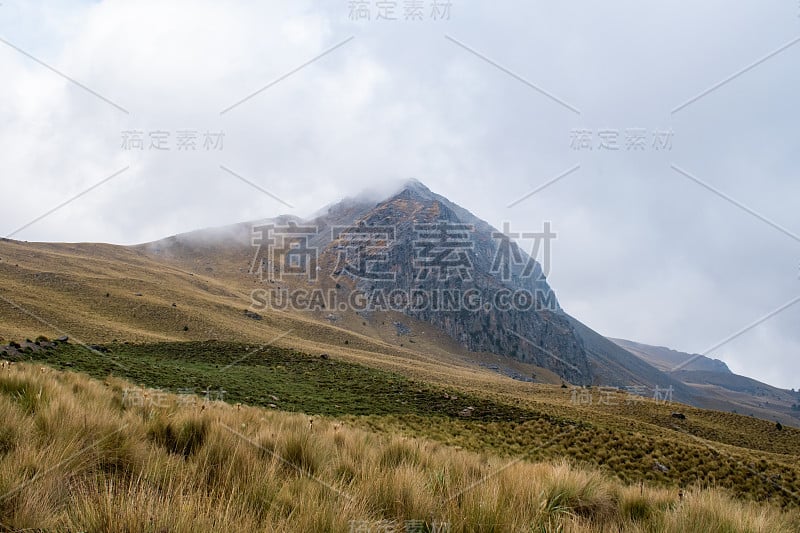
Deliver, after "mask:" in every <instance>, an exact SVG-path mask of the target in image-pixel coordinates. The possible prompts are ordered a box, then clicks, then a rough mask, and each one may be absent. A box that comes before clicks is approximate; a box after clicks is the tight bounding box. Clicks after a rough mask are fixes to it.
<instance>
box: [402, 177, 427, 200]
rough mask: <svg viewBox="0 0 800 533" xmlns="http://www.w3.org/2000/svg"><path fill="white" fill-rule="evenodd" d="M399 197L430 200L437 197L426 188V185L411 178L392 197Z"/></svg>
mask: <svg viewBox="0 0 800 533" xmlns="http://www.w3.org/2000/svg"><path fill="white" fill-rule="evenodd" d="M397 196H406V197H417V198H424V199H428V200H430V199H433V198H434V196H435V195H434V193H433V192H432V191H431V190H430V189H429V188H428V187H426V186H425V184H424V183H422V182H421V181H419V180H418V179H416V178H409V179H408V180H406V181H404V182H403V183H402V184H401V186H400V187H399V188H398V189H396V192H395V193H394V194H393V195H392V197H397Z"/></svg>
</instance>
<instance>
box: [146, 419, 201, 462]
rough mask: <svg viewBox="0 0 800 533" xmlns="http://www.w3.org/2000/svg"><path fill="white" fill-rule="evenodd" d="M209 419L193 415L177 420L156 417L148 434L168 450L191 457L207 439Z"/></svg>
mask: <svg viewBox="0 0 800 533" xmlns="http://www.w3.org/2000/svg"><path fill="white" fill-rule="evenodd" d="M207 433H208V420H207V419H206V418H200V417H191V418H188V419H186V420H183V421H180V422H176V421H168V420H164V419H162V418H155V419H154V420H153V421H152V423H151V425H150V427H149V428H148V430H147V436H148V437H149V438H150V440H152V441H153V442H155V443H156V444H158V445H160V446H162V447H164V448H165V449H166V450H167V451H168V452H170V453H174V454H179V455H183V456H184V457H189V456H190V455H193V454H195V453H196V452H197V450H199V449H200V447H201V446H202V445H203V443H204V442H205V440H206V435H207Z"/></svg>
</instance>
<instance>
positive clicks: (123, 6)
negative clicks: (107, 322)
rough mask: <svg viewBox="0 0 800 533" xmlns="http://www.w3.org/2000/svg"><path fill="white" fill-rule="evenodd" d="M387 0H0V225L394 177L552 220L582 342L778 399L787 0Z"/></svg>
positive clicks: (200, 219) (208, 215)
mask: <svg viewBox="0 0 800 533" xmlns="http://www.w3.org/2000/svg"><path fill="white" fill-rule="evenodd" d="M448 3H449V4H450V6H449V7H448V6H447V5H446V4H448ZM352 4H359V5H357V6H353V5H352ZM384 4H386V5H387V6H391V5H392V4H394V6H395V7H394V10H393V11H392V10H390V9H383V8H382V6H381V2H376V0H370V1H367V2H348V1H347V0H335V1H324V2H309V1H304V0H291V1H282V2H278V1H270V2H255V1H253V2H245V1H241V2H238V1H227V2H219V1H210V0H186V1H184V0H159V1H150V0H140V1H136V2H130V1H127V2H126V1H121V0H101V1H91V2H89V1H62V2H52V1H50V2H43V1H38V0H25V1H24V2H23V1H14V0H3V1H2V5H0V39H2V41H1V42H0V73H2V78H0V79H1V80H2V83H0V198H2V199H3V209H2V212H3V216H2V218H1V219H0V232H1V233H2V235H3V236H6V235H13V237H14V238H16V239H20V240H31V241H34V240H35V241H104V242H112V243H119V244H132V243H139V242H144V241H149V240H154V239H157V238H161V237H164V236H167V235H171V234H175V233H179V232H183V231H188V230H192V229H197V228H201V227H208V226H218V225H224V224H229V223H233V222H239V221H244V220H250V219H255V218H261V217H267V216H273V215H276V214H281V213H294V214H297V215H300V216H303V215H307V214H310V213H312V212H314V211H316V210H317V209H318V208H319V207H321V206H322V205H324V204H327V203H330V202H333V201H335V200H337V199H340V198H342V197H344V196H348V195H354V194H357V193H358V192H360V191H361V190H363V189H365V188H367V187H370V186H375V185H381V184H387V183H396V182H397V181H398V180H402V179H407V178H410V177H415V178H417V179H419V180H421V181H422V182H424V183H425V184H426V185H428V187H430V188H431V189H432V190H434V191H435V192H438V193H440V194H442V195H444V196H447V197H448V198H450V199H451V200H453V201H455V202H457V203H459V204H461V205H462V206H464V207H466V208H468V209H470V210H471V211H472V212H473V213H475V214H476V215H478V216H480V217H481V218H484V219H486V220H488V221H489V222H491V223H492V224H494V225H495V226H497V227H501V226H502V224H503V222H509V223H510V227H511V229H512V231H535V230H541V228H542V224H543V222H544V221H546V220H547V221H551V222H552V228H553V230H555V231H556V232H557V233H558V239H557V241H556V242H555V244H554V246H553V255H552V263H553V267H552V270H551V274H550V281H551V283H552V285H553V286H554V288H555V289H556V291H557V294H558V295H559V298H560V300H561V303H562V305H563V306H564V308H565V309H566V310H567V311H568V312H570V313H571V314H573V315H575V316H577V317H578V318H580V319H581V320H583V321H584V322H586V323H587V324H589V325H590V326H592V327H593V328H595V329H596V330H598V331H600V332H601V333H603V334H606V335H609V336H615V337H624V338H629V339H635V340H638V341H641V342H645V343H650V344H658V345H666V346H670V347H673V348H676V349H680V350H683V351H688V352H705V351H706V350H708V349H711V348H714V350H713V351H712V352H711V353H710V354H709V355H711V356H713V357H718V358H721V359H723V360H725V361H726V362H727V363H728V364H729V365H730V366H731V368H732V369H733V370H734V371H737V372H740V373H745V374H747V375H750V376H753V377H756V378H758V379H761V380H765V381H767V382H769V383H772V384H775V385H780V386H784V387H794V388H797V387H800V375H798V374H797V373H796V372H794V371H795V370H796V369H797V368H798V364H797V362H798V356H800V328H798V319H800V301H798V303H797V305H788V306H787V304H793V303H794V302H795V299H796V298H798V297H799V296H800V236H798V235H799V234H800V215H799V214H798V213H800V210H798V199H799V198H800V180H798V168H797V162H798V157H799V156H798V154H800V130H799V129H798V118H800V98H799V97H798V95H800V68H798V66H800V41H798V37H800V16H799V15H800V6H798V3H797V1H796V0H747V1H741V2H736V3H735V4H732V3H731V2H723V1H722V0H706V1H704V2H702V3H698V2H694V1H689V0H679V1H675V2H641V1H634V0H617V1H615V2H603V3H597V2H588V1H585V2H558V3H555V2H543V1H535V2H529V1H528V2H522V1H519V2H513V1H509V2H502V3H501V5H497V3H490V2H481V3H480V4H479V3H478V2H476V1H470V2H468V1H467V0H450V2H447V1H442V0H437V1H434V0H421V1H417V2H412V1H407V0H397V1H396V2H384ZM414 4H419V6H420V7H421V11H417V10H416V6H415V5H414ZM435 4H442V5H435ZM562 4H563V5H562ZM448 10H449V11H448ZM367 17H368V18H367ZM393 17H394V18H395V19H396V20H390V19H391V18H393ZM407 17H408V20H406V18H407ZM420 19H421V20H420ZM138 142H141V143H142V149H139V145H138V144H137V143H138ZM192 144H194V146H195V149H194V150H191V149H189V147H191V146H192ZM158 148H161V149H158ZM246 181H247V182H250V183H251V184H253V185H255V186H257V187H258V188H259V189H262V191H259V190H257V189H256V188H255V187H253V186H252V185H250V184H248V183H246ZM548 184H549V185H548ZM544 185H547V186H546V187H545V188H542V186H544ZM534 191H536V192H535V193H534V194H530V193H532V192H534ZM76 196H78V197H77V198H76V199H74V200H73V201H71V202H68V203H66V205H64V206H63V207H61V208H59V209H57V210H55V211H54V212H52V213H51V214H49V215H48V216H46V217H44V218H41V220H38V221H36V222H35V223H33V224H30V223H31V222H32V221H34V220H36V219H37V218H39V217H40V216H41V215H43V214H45V213H47V212H48V211H51V210H53V209H54V208H56V207H58V206H60V205H62V204H64V203H65V202H67V201H68V200H70V199H72V198H75V197H76ZM509 206H510V207H509ZM20 228H22V229H20ZM770 315H772V316H770ZM765 317H769V318H767V319H766V320H764V321H763V322H760V323H759V324H758V325H757V326H755V327H751V328H750V326H753V324H754V323H756V322H759V321H760V320H761V319H763V318H765ZM747 328H750V329H747ZM745 329H746V331H743V330H745ZM739 333H740V334H739ZM736 334H739V335H738V336H736V337H735V338H733V339H732V340H728V339H729V338H731V337H734V336H735V335H736ZM723 341H727V342H724V343H723ZM718 345H720V346H718Z"/></svg>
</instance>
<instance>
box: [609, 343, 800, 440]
mask: <svg viewBox="0 0 800 533" xmlns="http://www.w3.org/2000/svg"><path fill="white" fill-rule="evenodd" d="M609 340H611V341H613V342H614V343H615V344H617V345H619V346H620V347H622V348H625V349H626V350H627V351H628V352H630V353H631V354H634V355H635V356H636V357H638V358H639V359H640V360H641V361H642V362H646V363H649V364H650V365H652V366H654V367H656V368H659V369H661V370H663V371H664V372H665V373H666V374H668V375H669V376H670V377H671V378H673V379H674V380H677V381H679V382H681V384H682V386H684V387H686V388H688V389H689V391H690V394H691V395H693V396H695V397H697V396H699V395H703V396H704V397H705V402H706V405H708V406H710V407H714V408H717V409H724V410H728V411H736V412H738V413H744V414H748V415H751V416H757V417H760V418H768V419H775V420H779V421H781V422H783V423H784V424H792V425H797V424H798V419H799V418H800V409H798V407H797V403H798V401H800V395H798V394H797V393H795V392H794V391H789V390H785V389H780V388H778V387H773V386H772V385H768V384H766V383H762V382H760V381H757V380H755V379H752V378H748V377H746V376H740V375H738V374H735V373H733V372H732V371H731V370H730V368H728V365H727V364H725V362H724V361H720V360H719V359H710V358H708V357H705V356H703V355H699V354H689V353H684V352H680V351H677V350H673V349H670V348H665V347H663V346H650V345H648V344H643V343H640V342H634V341H629V340H624V339H609Z"/></svg>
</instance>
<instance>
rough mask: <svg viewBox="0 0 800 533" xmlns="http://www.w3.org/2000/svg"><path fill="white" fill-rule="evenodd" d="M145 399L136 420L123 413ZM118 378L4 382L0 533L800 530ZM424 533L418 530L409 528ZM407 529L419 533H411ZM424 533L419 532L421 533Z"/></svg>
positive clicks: (716, 495) (34, 369)
mask: <svg viewBox="0 0 800 533" xmlns="http://www.w3.org/2000/svg"><path fill="white" fill-rule="evenodd" d="M126 389H128V390H129V393H128V395H127V398H128V399H131V398H132V397H133V398H137V399H141V400H142V401H141V405H136V406H134V405H130V403H129V402H126V401H124V400H123V397H124V392H125V390H126ZM130 389H133V386H132V385H130V384H128V383H126V382H124V381H121V380H117V379H107V380H105V382H100V381H95V380H91V379H89V378H87V377H86V376H83V375H80V374H74V373H60V372H55V371H53V370H50V369H46V368H45V369H42V368H40V367H38V366H33V365H27V364H17V365H13V366H12V367H11V368H6V369H3V370H1V371H0V528H5V529H6V530H21V529H31V528H40V529H47V530H58V531H67V530H69V531H154V532H160V531H187V532H189V531H192V532H193V531H304V532H305V531H348V530H351V528H353V527H355V526H364V527H369V526H370V525H371V526H372V528H373V529H372V530H377V529H376V528H377V526H378V524H379V523H383V525H384V526H386V525H388V524H395V525H396V530H403V528H404V527H406V526H411V525H414V524H416V526H418V525H419V524H420V523H427V524H428V526H429V527H430V526H431V525H432V524H433V522H434V521H436V522H438V523H439V524H440V525H441V524H442V523H447V524H449V526H450V531H454V532H458V531H642V532H643V531H651V532H655V531H659V532H660V531H667V532H670V531H674V532H684V531H704V532H705V531H710V532H713V531H720V532H722V531H725V532H736V531H764V532H780V531H797V530H798V528H800V517H798V515H797V513H796V511H792V512H781V511H780V510H778V509H776V508H774V507H771V506H760V505H757V504H753V503H746V502H740V501H737V500H733V499H730V498H729V497H728V496H727V495H726V494H725V493H723V492H721V491H717V490H714V489H705V490H703V489H699V488H693V489H690V490H688V491H687V492H686V494H685V497H684V498H683V501H681V500H679V498H678V494H677V492H676V491H674V490H671V489H660V488H655V487H650V486H644V487H641V488H640V487H639V486H625V485H623V484H621V483H620V482H618V481H616V480H613V479H611V478H609V477H606V476H605V475H604V474H602V473H601V472H599V471H597V470H592V469H585V468H577V467H575V466H574V465H570V464H569V463H567V462H563V461H562V462H548V463H538V464H533V463H527V462H521V461H520V462H513V461H509V460H508V459H500V458H496V457H494V456H490V455H485V454H483V455H482V454H475V453H469V452H465V451H457V450H454V449H453V448H450V447H447V446H444V445H442V444H440V443H436V442H432V441H426V440H422V439H412V438H403V437H399V436H397V435H390V434H380V433H374V432H369V431H364V430H361V429H356V428H352V427H347V426H344V425H342V423H341V422H340V421H336V420H328V419H317V418H315V419H313V420H311V419H309V417H308V416H304V415H298V414H288V413H282V412H278V411H274V410H264V409H259V408H253V407H242V406H232V405H228V404H224V403H212V404H204V403H203V402H202V401H200V400H199V399H197V400H196V401H186V398H181V397H176V396H166V397H159V398H158V402H157V403H159V404H160V406H156V405H153V404H152V403H151V402H150V400H151V398H145V397H144V394H145V392H141V394H142V395H141V396H138V393H137V395H135V396H134V395H132V394H131V393H130ZM408 521H421V522H414V523H412V522H408ZM416 526H415V527H416ZM418 530H419V529H418Z"/></svg>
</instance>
